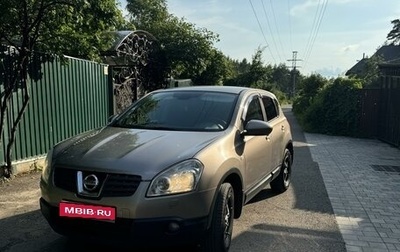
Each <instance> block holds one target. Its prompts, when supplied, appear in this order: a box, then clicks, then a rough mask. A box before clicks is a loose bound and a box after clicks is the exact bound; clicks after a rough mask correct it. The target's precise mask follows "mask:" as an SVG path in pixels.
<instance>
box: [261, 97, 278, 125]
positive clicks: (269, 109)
mask: <svg viewBox="0 0 400 252" xmlns="http://www.w3.org/2000/svg"><path fill="white" fill-rule="evenodd" d="M262 101H263V103H264V108H265V112H266V113H267V121H271V120H272V119H274V118H276V117H278V115H279V113H278V105H277V102H276V101H274V99H272V98H271V97H268V96H264V97H263V98H262Z"/></svg>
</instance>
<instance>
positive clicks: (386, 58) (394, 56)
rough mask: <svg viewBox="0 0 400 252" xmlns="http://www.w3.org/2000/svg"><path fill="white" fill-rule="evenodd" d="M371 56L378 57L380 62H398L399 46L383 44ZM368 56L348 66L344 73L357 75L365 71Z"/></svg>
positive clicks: (399, 57) (399, 62)
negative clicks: (350, 66)
mask: <svg viewBox="0 0 400 252" xmlns="http://www.w3.org/2000/svg"><path fill="white" fill-rule="evenodd" d="M372 57H380V58H381V59H382V61H383V62H382V64H383V65H386V64H391V65H392V64H400V46H397V45H384V46H382V47H381V48H379V49H378V50H377V51H376V52H375V53H374V55H373V56H372ZM367 59H368V58H363V59H362V60H360V61H359V62H357V63H356V64H355V65H354V66H353V67H352V68H350V69H349V70H348V71H347V72H346V75H353V74H355V75H359V74H362V73H364V72H365V65H366V62H367Z"/></svg>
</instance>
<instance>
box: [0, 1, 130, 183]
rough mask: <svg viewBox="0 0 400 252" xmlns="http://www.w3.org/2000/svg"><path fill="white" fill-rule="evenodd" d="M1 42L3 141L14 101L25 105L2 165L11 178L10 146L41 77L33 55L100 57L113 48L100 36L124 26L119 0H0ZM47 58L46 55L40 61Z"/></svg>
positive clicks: (15, 121)
mask: <svg viewBox="0 0 400 252" xmlns="http://www.w3.org/2000/svg"><path fill="white" fill-rule="evenodd" d="M0 9H1V10H2V15H0V43H1V44H5V45H6V46H5V47H3V48H4V50H5V52H6V53H4V54H3V57H2V58H1V59H0V60H1V62H0V63H1V65H2V67H1V68H0V70H1V72H0V75H1V83H0V84H1V85H2V88H1V96H0V97H1V100H0V110H1V114H0V140H2V139H1V137H2V136H3V132H4V126H5V118H6V114H7V113H8V112H11V111H12V109H15V108H11V109H10V108H9V106H10V102H11V98H12V96H13V95H14V94H15V95H17V96H19V99H18V100H20V101H21V104H19V106H17V114H16V115H14V116H12V117H11V123H9V124H8V128H9V132H8V134H9V141H8V143H7V150H6V156H5V161H6V165H5V166H4V167H3V168H4V172H5V176H10V175H11V161H12V146H13V144H14V140H15V133H16V130H17V127H18V125H19V122H20V121H21V119H22V116H23V114H24V112H25V110H26V108H27V106H28V103H29V99H30V96H29V80H30V78H35V77H38V76H40V63H41V62H40V61H36V60H32V59H34V57H36V55H38V54H35V53H34V52H35V51H36V52H45V53H56V54H69V55H72V56H82V57H85V58H98V55H99V52H100V51H102V50H104V49H106V48H107V46H109V44H108V42H107V41H106V40H103V39H102V38H101V35H102V34H104V32H105V31H107V30H109V29H111V30H113V29H114V27H117V26H118V25H121V24H122V14H121V12H120V11H119V9H118V8H117V5H116V3H115V0H69V1H65V0H17V1H15V0H2V1H1V2H0ZM39 58H40V59H41V60H46V59H47V58H46V57H39Z"/></svg>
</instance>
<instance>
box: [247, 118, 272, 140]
mask: <svg viewBox="0 0 400 252" xmlns="http://www.w3.org/2000/svg"><path fill="white" fill-rule="evenodd" d="M271 132H272V127H271V125H269V123H267V122H264V121H261V120H250V121H249V122H248V123H247V124H246V125H245V127H244V131H243V132H242V133H241V135H242V136H268V135H269V134H271Z"/></svg>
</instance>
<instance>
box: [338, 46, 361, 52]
mask: <svg viewBox="0 0 400 252" xmlns="http://www.w3.org/2000/svg"><path fill="white" fill-rule="evenodd" d="M359 48H360V45H359V44H353V45H346V46H343V47H341V48H340V49H339V51H340V52H342V53H347V52H354V51H357V50H358V49H359Z"/></svg>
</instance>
